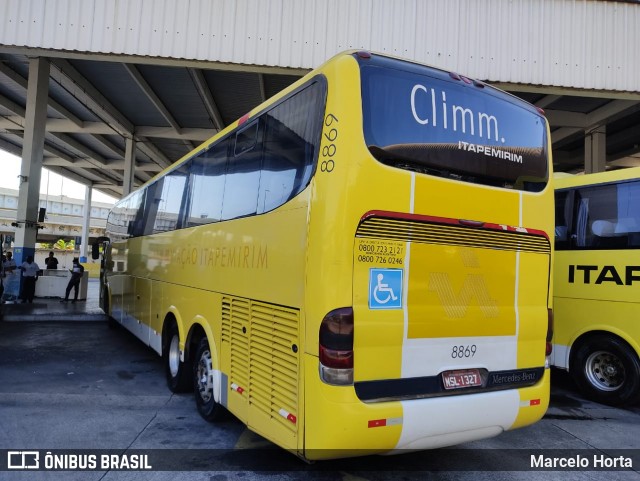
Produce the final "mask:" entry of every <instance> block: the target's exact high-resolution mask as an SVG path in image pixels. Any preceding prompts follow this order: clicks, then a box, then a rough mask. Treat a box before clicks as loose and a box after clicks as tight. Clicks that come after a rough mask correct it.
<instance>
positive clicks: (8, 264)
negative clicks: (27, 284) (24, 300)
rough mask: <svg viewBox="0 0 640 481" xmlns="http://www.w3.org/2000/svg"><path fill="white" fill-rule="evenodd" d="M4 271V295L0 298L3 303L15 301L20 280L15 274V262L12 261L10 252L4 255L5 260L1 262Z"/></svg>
mask: <svg viewBox="0 0 640 481" xmlns="http://www.w3.org/2000/svg"><path fill="white" fill-rule="evenodd" d="M2 269H3V271H4V294H3V296H2V298H3V300H5V301H15V299H16V295H17V294H18V289H19V284H20V278H19V277H18V274H17V273H16V270H17V266H16V261H14V260H13V255H12V254H11V252H7V253H6V259H4V260H3V262H2Z"/></svg>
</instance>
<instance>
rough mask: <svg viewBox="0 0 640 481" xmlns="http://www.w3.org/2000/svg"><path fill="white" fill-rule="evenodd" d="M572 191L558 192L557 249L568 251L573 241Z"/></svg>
mask: <svg viewBox="0 0 640 481" xmlns="http://www.w3.org/2000/svg"><path fill="white" fill-rule="evenodd" d="M570 194H571V192H570V191H558V192H556V226H555V248H556V249H558V250H566V249H569V248H570V245H571V243H570V240H571V229H570V226H571V217H572V216H571V211H572V209H571V201H572V198H573V196H572V195H570Z"/></svg>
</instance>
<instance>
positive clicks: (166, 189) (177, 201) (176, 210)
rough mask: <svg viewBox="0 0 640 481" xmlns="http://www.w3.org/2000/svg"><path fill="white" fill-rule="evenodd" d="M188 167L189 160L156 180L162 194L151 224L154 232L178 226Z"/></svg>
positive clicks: (185, 190)
mask: <svg viewBox="0 0 640 481" xmlns="http://www.w3.org/2000/svg"><path fill="white" fill-rule="evenodd" d="M189 168H190V162H187V163H185V164H183V165H181V166H180V167H178V168H177V169H175V170H173V171H172V172H169V173H168V174H167V175H165V176H164V177H163V178H162V179H161V180H160V181H158V187H157V188H158V189H160V190H161V192H162V194H161V195H160V202H159V204H158V212H157V215H156V219H155V223H154V226H153V231H154V232H166V231H171V230H175V229H179V228H180V221H181V217H182V213H183V212H184V208H183V205H184V202H183V201H184V198H185V195H186V192H187V189H186V187H187V178H188V176H187V173H188V171H189V170H188V169H189Z"/></svg>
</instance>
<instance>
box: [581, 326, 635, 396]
mask: <svg viewBox="0 0 640 481" xmlns="http://www.w3.org/2000/svg"><path fill="white" fill-rule="evenodd" d="M569 372H570V373H571V375H572V377H573V379H574V381H575V383H576V384H577V385H578V387H579V388H580V390H581V391H582V392H583V393H584V394H585V395H586V396H587V397H588V398H589V399H592V400H593V401H596V402H600V403H603V404H608V405H611V406H622V405H628V404H633V403H635V402H636V401H638V400H640V360H638V356H637V355H636V353H635V352H634V351H633V349H631V347H629V346H628V345H627V344H626V343H625V342H624V341H622V340H621V339H618V338H615V337H612V336H605V335H599V336H593V337H590V338H588V339H586V340H585V341H584V342H582V343H581V344H580V345H579V346H578V347H577V350H576V351H575V353H574V354H573V355H572V356H571V364H570V366H569Z"/></svg>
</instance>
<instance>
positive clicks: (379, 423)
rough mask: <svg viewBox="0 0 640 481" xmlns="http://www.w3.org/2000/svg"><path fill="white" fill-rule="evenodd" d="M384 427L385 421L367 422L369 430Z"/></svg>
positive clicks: (373, 420)
mask: <svg viewBox="0 0 640 481" xmlns="http://www.w3.org/2000/svg"><path fill="white" fill-rule="evenodd" d="M386 425H387V420H386V419H372V420H371V421H369V427H370V428H379V427H382V426H386Z"/></svg>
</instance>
